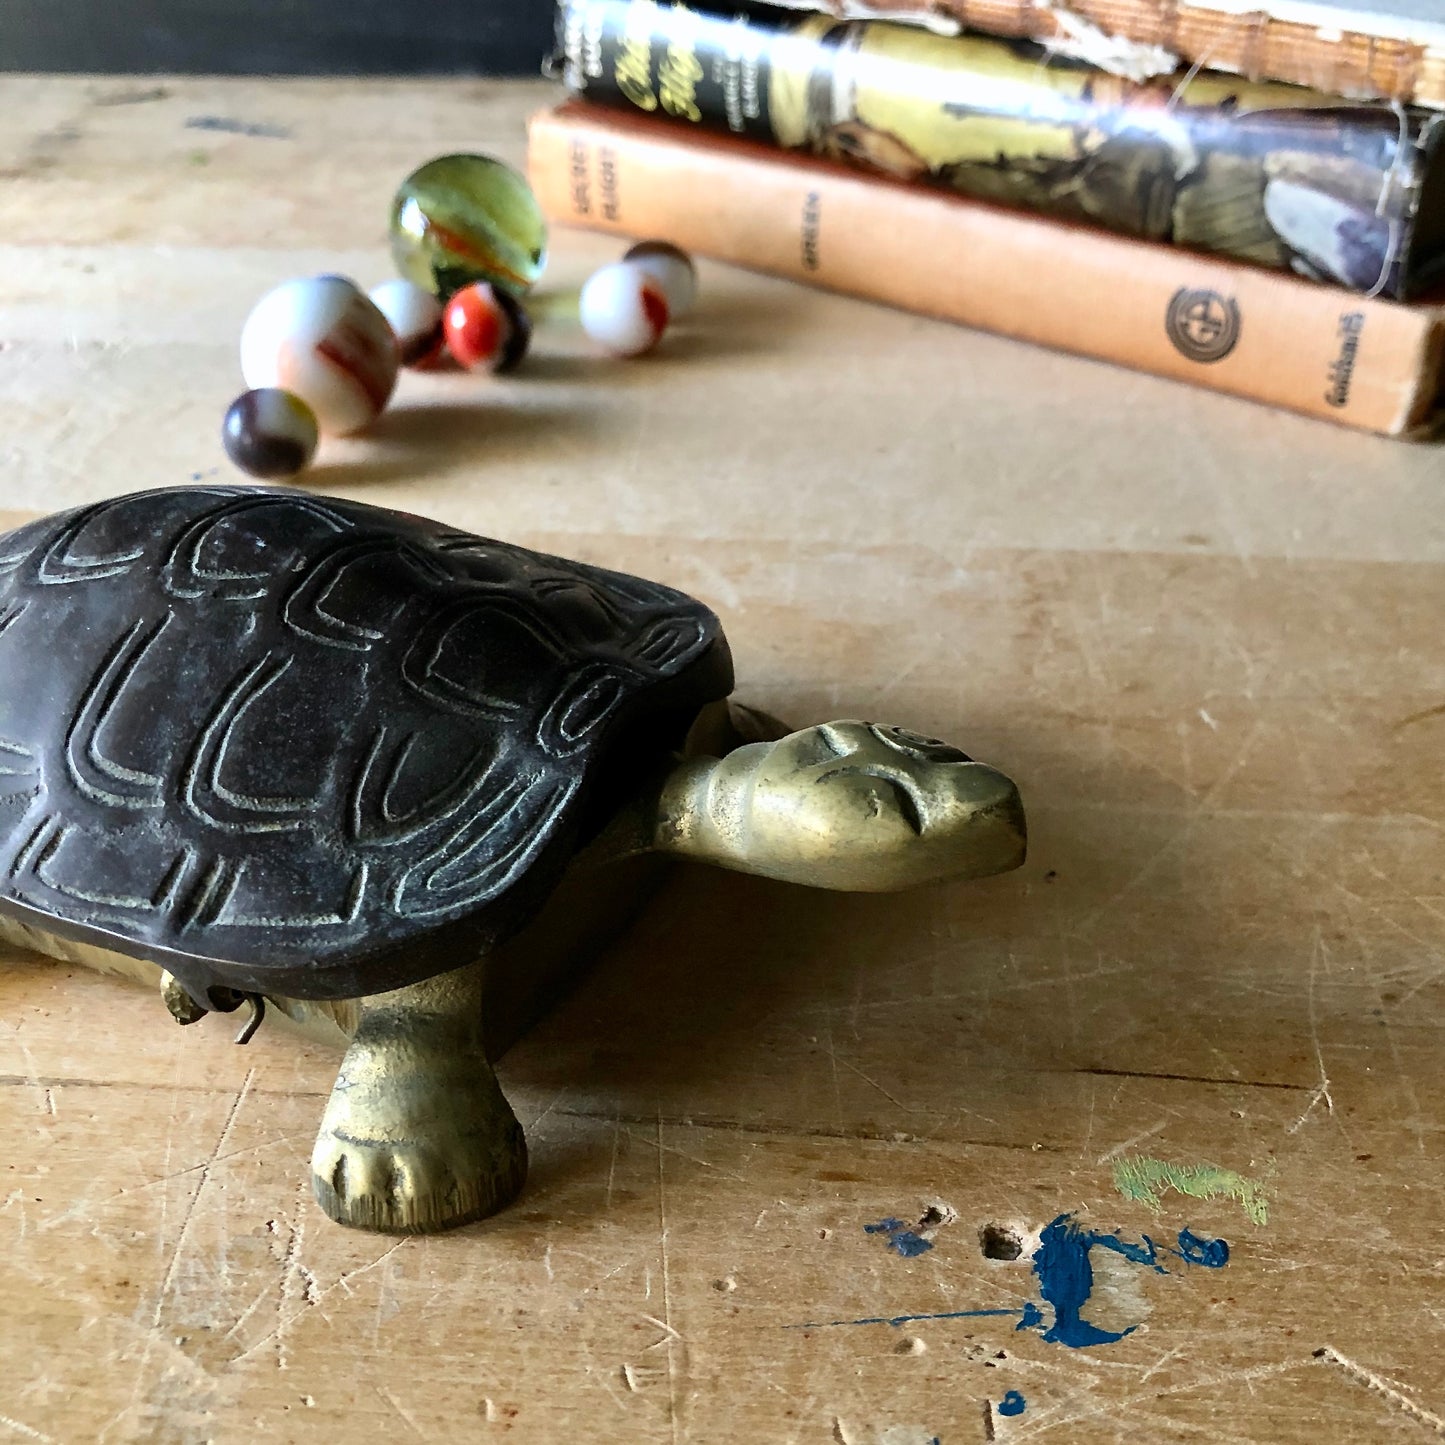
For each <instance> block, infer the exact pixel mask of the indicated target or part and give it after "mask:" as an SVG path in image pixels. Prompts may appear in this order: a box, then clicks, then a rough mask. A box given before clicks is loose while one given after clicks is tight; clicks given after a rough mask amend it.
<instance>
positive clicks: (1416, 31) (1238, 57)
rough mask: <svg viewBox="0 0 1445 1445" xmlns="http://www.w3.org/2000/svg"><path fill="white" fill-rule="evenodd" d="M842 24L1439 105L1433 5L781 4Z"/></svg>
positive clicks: (1157, 70) (1268, 1) (1150, 69)
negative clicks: (978, 34) (999, 39)
mask: <svg viewBox="0 0 1445 1445" xmlns="http://www.w3.org/2000/svg"><path fill="white" fill-rule="evenodd" d="M779 3H781V4H785V5H789V6H795V7H796V8H798V9H805V10H825V11H828V12H829V13H830V14H833V15H837V16H839V17H840V18H842V19H866V18H870V17H874V18H876V17H880V16H881V17H886V18H890V19H897V20H904V21H910V22H913V23H915V24H920V25H926V26H928V27H929V28H931V29H935V30H940V31H942V32H943V33H945V34H957V33H958V31H959V30H961V29H973V30H984V31H987V32H989V33H990V34H993V35H1011V36H1016V37H1018V38H1020V39H1029V40H1038V41H1041V42H1043V43H1044V44H1045V45H1046V46H1047V47H1048V48H1049V49H1050V50H1057V51H1058V52H1059V53H1060V54H1063V55H1070V56H1073V57H1074V58H1075V59H1078V60H1087V61H1089V62H1090V63H1092V64H1094V65H1098V66H1101V67H1103V68H1104V69H1105V70H1113V71H1116V72H1117V73H1118V74H1120V75H1128V76H1131V77H1133V78H1134V79H1144V78H1146V77H1147V76H1150V75H1165V74H1168V73H1169V72H1170V71H1172V70H1174V69H1175V68H1176V67H1178V66H1180V65H1185V66H1188V65H1200V66H1205V65H1207V66H1208V67H1209V68H1210V69H1211V70H1227V71H1230V72H1232V73H1234V74H1236V75H1243V76H1245V77H1246V78H1247V79H1249V80H1283V81H1289V82H1291V83H1293V84H1295V85H1307V86H1310V87H1311V88H1313V89H1315V90H1323V91H1328V92H1331V93H1333V94H1335V95H1343V96H1349V97H1351V98H1352V99H1356V100H1386V101H1389V100H1395V101H1400V102H1402V103H1404V104H1407V105H1408V104H1414V105H1427V106H1433V107H1436V108H1441V107H1445V8H1442V7H1441V5H1440V4H1439V0H1067V3H1066V4H1052V3H1047V0H779Z"/></svg>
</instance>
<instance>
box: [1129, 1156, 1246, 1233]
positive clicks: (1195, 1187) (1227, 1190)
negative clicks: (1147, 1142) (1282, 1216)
mask: <svg viewBox="0 0 1445 1445" xmlns="http://www.w3.org/2000/svg"><path fill="white" fill-rule="evenodd" d="M1114 1188H1115V1189H1117V1190H1118V1191H1119V1193H1120V1194H1122V1195H1123V1196H1124V1198H1125V1199H1133V1200H1136V1201H1137V1202H1138V1203H1140V1204H1147V1205H1148V1206H1149V1208H1150V1209H1152V1210H1154V1212H1155V1213H1156V1214H1157V1213H1159V1212H1160V1210H1162V1208H1163V1205H1161V1204H1160V1202H1159V1196H1160V1194H1161V1193H1162V1192H1163V1191H1164V1190H1166V1189H1173V1190H1174V1191H1175V1192H1176V1193H1178V1194H1185V1195H1188V1196H1189V1198H1190V1199H1218V1198H1221V1197H1223V1198H1226V1199H1237V1200H1238V1201H1239V1206H1240V1208H1241V1209H1243V1210H1244V1212H1245V1213H1246V1214H1247V1215H1248V1216H1249V1217H1250V1219H1251V1220H1252V1221H1253V1222H1254V1223H1255V1224H1266V1223H1268V1222H1269V1194H1268V1191H1267V1190H1266V1189H1265V1186H1264V1185H1263V1184H1261V1183H1260V1182H1259V1181H1258V1180H1257V1179H1247V1178H1245V1176H1244V1175H1243V1174H1236V1173H1235V1172H1234V1170H1233V1169H1221V1168H1220V1167H1219V1166H1218V1165H1217V1164H1170V1163H1167V1162H1166V1161H1165V1160H1163V1159H1150V1158H1147V1157H1146V1156H1143V1155H1135V1156H1133V1157H1132V1158H1127V1157H1126V1158H1124V1159H1120V1160H1118V1161H1117V1162H1116V1163H1115V1165H1114Z"/></svg>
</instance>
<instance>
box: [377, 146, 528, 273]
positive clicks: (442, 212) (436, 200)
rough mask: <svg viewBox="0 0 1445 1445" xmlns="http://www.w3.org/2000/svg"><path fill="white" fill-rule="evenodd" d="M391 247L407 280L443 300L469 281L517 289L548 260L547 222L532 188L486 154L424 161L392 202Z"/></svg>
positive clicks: (403, 183)
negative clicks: (486, 282) (485, 282)
mask: <svg viewBox="0 0 1445 1445" xmlns="http://www.w3.org/2000/svg"><path fill="white" fill-rule="evenodd" d="M391 254H392V257H393V259H394V260H395V262H396V266H397V270H399V271H400V272H401V274H402V275H403V276H405V277H406V278H407V280H408V281H414V282H415V283H416V284H417V285H418V286H424V287H425V288H426V289H427V290H428V291H431V292H432V293H434V294H435V295H437V296H440V297H441V298H442V299H443V300H445V299H446V298H447V297H449V296H450V295H451V294H452V292H454V291H456V290H458V289H459V288H460V287H462V286H466V285H469V284H470V283H471V282H473V281H490V282H491V283H492V285H494V286H500V287H501V288H503V289H504V290H506V291H509V292H511V293H512V294H513V295H514V296H520V295H522V294H523V293H525V292H526V291H527V290H529V289H530V288H531V287H532V286H533V285H534V284H535V282H536V280H537V278H538V277H539V276H540V275H541V274H542V268H543V266H544V265H545V264H546V259H547V221H546V218H545V217H544V216H543V215H542V209H541V207H540V206H539V205H538V204H537V198H536V197H535V196H534V195H533V194H532V188H531V187H530V186H529V185H528V184H527V182H526V181H525V180H524V179H523V177H521V176H520V175H518V174H517V172H516V171H514V170H513V169H512V168H511V167H510V166H509V165H506V164H505V163H504V162H502V161H499V160H495V159H493V158H492V157H491V156H477V155H449V156H438V157H437V158H436V159H435V160H431V161H428V162H427V163H426V164H425V165H424V166H422V167H421V169H420V170H416V171H413V172H412V174H411V175H409V176H408V177H407V178H406V180H404V181H403V182H402V183H401V186H400V188H399V189H398V191H397V193H396V197H395V199H394V200H393V201H392V203H391Z"/></svg>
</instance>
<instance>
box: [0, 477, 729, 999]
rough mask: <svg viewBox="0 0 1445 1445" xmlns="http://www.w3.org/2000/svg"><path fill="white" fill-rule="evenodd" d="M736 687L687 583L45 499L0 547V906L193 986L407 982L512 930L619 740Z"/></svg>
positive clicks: (217, 502)
mask: <svg viewBox="0 0 1445 1445" xmlns="http://www.w3.org/2000/svg"><path fill="white" fill-rule="evenodd" d="M731 683H732V675H731V664H730V660H729V658H728V653H727V646H726V643H725V642H724V640H723V638H722V635H721V630H720V627H719V624H718V621H717V619H716V617H714V616H713V614H712V613H711V612H709V611H708V610H707V608H705V607H704V606H702V605H701V604H700V603H698V602H695V601H693V600H692V599H691V598H689V597H686V596H685V595H683V594H681V593H678V592H675V591H672V590H670V589H668V588H666V587H662V586H659V585H656V584H653V583H650V582H645V581H642V580H640V579H636V578H632V577H626V576H622V575H620V574H617V573H612V572H607V571H603V570H601V569H599V568H593V567H589V566H585V565H583V564H580V563H573V562H566V561H563V560H561V559H559V558H555V557H548V556H545V555H542V554H540V553H535V552H530V551H527V550H525V549H523V548H520V547H514V546H510V545H507V544H505V543H500V542H495V541H490V540H487V539H485V538H481V537H475V536H472V535H470V534H467V533H462V532H456V531H449V530H447V529H445V528H443V527H441V526H439V525H437V524H435V523H432V522H428V521H425V520H422V519H420V518H416V517H409V516H404V515H402V514H399V513H394V512H386V511H382V510H380V509H377V508H374V507H368V506H364V505H361V504H357V503H351V502H343V501H337V500H334V499H321V498H316V497H312V496H309V495H307V494H305V493H300V492H294V491H289V490H282V489H270V488H245V489H234V490H233V489H225V488H190V489H168V490H161V491H153V492H141V493H137V494H135V495H133V496H129V497H122V498H119V499H117V500H114V501H108V502H102V503H99V504H96V505H93V506H89V507H85V508H81V509H78V510H75V511H72V512H67V513H63V514H60V515H57V516H54V517H49V518H46V519H44V520H42V521H40V522H36V523H32V524H31V525H29V526H27V527H24V528H22V529H20V530H19V531H17V532H12V533H10V534H9V535H7V536H4V537H0V909H3V910H4V911H5V912H7V913H10V914H12V915H15V916H18V917H20V918H21V919H22V920H24V921H27V922H30V923H33V924H35V925H36V926H39V927H42V928H44V927H47V926H48V927H51V928H53V929H54V930H55V931H60V932H63V933H67V934H69V935H70V936H72V937H79V938H83V939H87V940H89V941H92V942H98V943H101V944H102V945H103V946H110V947H118V948H120V949H121V950H122V951H124V952H129V953H136V954H141V955H143V956H147V957H152V958H155V959H156V960H157V961H159V962H162V963H164V964H165V965H166V966H167V967H170V968H172V969H173V971H174V972H176V974H177V976H178V977H180V978H181V979H182V981H183V982H185V984H186V985H187V987H188V988H189V989H190V990H191V991H192V992H193V993H197V994H198V995H199V996H204V990H205V989H206V988H208V987H210V986H212V985H214V984H224V985H228V986H231V987H237V988H249V989H256V990H261V989H271V990H273V991H275V990H278V989H285V990H287V991H290V992H293V993H298V994H301V995H304V996H343V995H346V994H359V993H364V992H375V991H377V990H378V989H380V988H391V987H397V986H399V985H400V984H402V983H407V982H413V981H415V980H416V979H417V978H419V977H424V976H426V975H427V974H429V973H433V972H437V971H438V970H439V969H441V968H446V967H454V966H456V965H458V964H460V963H463V962H466V961H467V954H466V953H465V952H463V953H462V954H461V956H457V950H458V949H463V950H465V949H471V950H474V951H479V950H482V949H485V948H487V947H490V946H492V945H493V944H494V943H495V942H496V941H498V940H499V939H500V938H501V937H503V936H505V935H506V934H507V933H510V932H512V931H514V930H515V928H516V927H518V926H520V923H521V922H523V921H525V918H526V916H528V915H529V914H530V913H531V912H532V911H533V910H534V909H535V908H536V907H537V906H539V904H540V903H541V902H542V901H543V899H545V896H546V894H547V893H548V892H549V891H550V890H551V887H552V886H553V885H554V884H555V882H556V881H557V877H558V875H559V874H560V872H561V870H562V869H563V867H565V864H566V862H567V859H568V857H570V855H571V852H572V851H573V849H574V848H575V846H576V843H577V838H578V831H579V828H580V827H581V825H582V816H583V809H584V806H585V803H586V800H587V799H586V794H587V792H588V789H589V785H590V784H591V781H592V774H593V773H594V771H595V770H596V768H597V767H598V765H599V764H601V763H602V762H603V761H604V760H605V758H606V757H607V755H608V749H609V748H610V747H613V746H615V745H617V742H618V739H619V738H620V737H622V736H624V735H627V733H628V729H629V728H630V729H633V730H634V731H637V732H640V731H641V729H642V728H643V727H644V725H645V724H647V723H649V722H656V723H657V724H658V725H659V726H661V723H662V720H663V719H668V720H671V719H674V718H675V719H676V725H677V727H679V728H680V727H682V726H685V721H686V719H688V718H690V717H691V715H692V714H694V713H695V712H696V710H697V709H698V708H699V707H701V706H702V705H703V704H704V703H706V702H708V701H711V700H712V699H714V698H717V697H721V696H724V695H726V693H727V692H728V690H729V689H730V687H731ZM649 736H650V735H649Z"/></svg>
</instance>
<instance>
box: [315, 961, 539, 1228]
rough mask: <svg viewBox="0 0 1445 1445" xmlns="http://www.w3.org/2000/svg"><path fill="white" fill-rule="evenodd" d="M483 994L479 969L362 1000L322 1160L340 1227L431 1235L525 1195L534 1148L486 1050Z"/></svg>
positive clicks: (319, 1190) (321, 1193)
mask: <svg viewBox="0 0 1445 1445" xmlns="http://www.w3.org/2000/svg"><path fill="white" fill-rule="evenodd" d="M481 988H482V971H481V968H480V966H474V967H471V968H466V969H460V970H457V971H456V972H455V973H451V974H442V975H439V976H438V977H436V978H434V979H430V980H428V981H426V982H424V983H420V984H413V985H411V986H410V987H408V988H403V989H398V990H396V991H395V992H393V993H389V994H378V995H374V996H372V997H370V998H366V999H363V1000H361V1001H360V1018H359V1022H358V1024H357V1029H356V1034H355V1036H354V1037H353V1039H352V1041H351V1046H350V1048H348V1049H347V1051H346V1057H345V1058H344V1059H343V1060H342V1061H341V1070H340V1072H339V1073H338V1074H337V1076H336V1087H335V1088H334V1089H332V1091H331V1099H330V1101H329V1102H328V1104H327V1106H326V1114H325V1117H324V1118H323V1119H322V1121H321V1132H320V1133H319V1134H318V1135H317V1138H316V1148H315V1150H314V1152H313V1153H312V1156H311V1187H312V1190H313V1191H314V1193H315V1195H316V1202H317V1203H318V1204H320V1206H321V1207H322V1209H324V1210H325V1211H326V1213H327V1214H328V1215H330V1216H331V1218H332V1219H334V1220H335V1221H336V1222H337V1223H338V1224H346V1225H350V1226H351V1227H353V1228H355V1229H373V1230H380V1231H384V1232H386V1233H395V1234H428V1233H433V1232H435V1231H437V1230H442V1229H452V1228H454V1227H455V1226H457V1225H459V1224H466V1223H468V1222H469V1221H471V1220H474V1219H481V1218H483V1217H484V1216H485V1215H488V1214H492V1213H494V1212H495V1211H496V1210H498V1209H500V1208H502V1206H503V1205H505V1204H508V1203H510V1202H511V1200H512V1199H514V1198H515V1197H516V1195H517V1192H518V1191H519V1190H520V1189H521V1187H522V1183H523V1181H524V1180H525V1178H526V1175H527V1144H526V1140H525V1138H524V1137H523V1134H522V1126H521V1125H520V1124H519V1123H518V1122H517V1116H516V1115H515V1114H513V1112H512V1107H511V1105H510V1104H508V1103H507V1100H506V1097H505V1095H503V1093H502V1090H501V1087H500V1086H499V1085H498V1083H497V1080H496V1076H495V1075H494V1074H493V1073H492V1066H491V1064H490V1063H489V1062H488V1061H487V1056H486V1052H485V1050H484V1048H483V1043H482V1029H481V1008H480V999H481Z"/></svg>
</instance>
